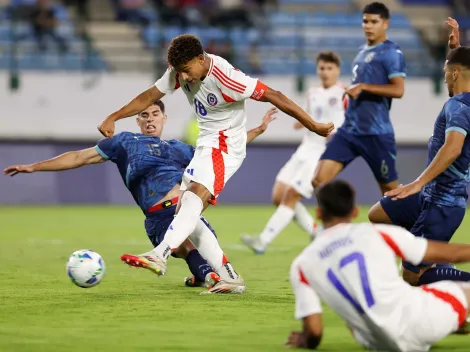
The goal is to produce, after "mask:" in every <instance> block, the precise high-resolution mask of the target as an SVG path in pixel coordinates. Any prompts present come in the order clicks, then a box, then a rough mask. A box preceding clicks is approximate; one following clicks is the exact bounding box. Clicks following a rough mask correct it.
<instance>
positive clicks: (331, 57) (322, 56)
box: [316, 51, 341, 67]
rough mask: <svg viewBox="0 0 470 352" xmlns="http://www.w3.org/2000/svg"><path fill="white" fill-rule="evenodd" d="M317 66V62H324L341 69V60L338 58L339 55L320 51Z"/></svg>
mask: <svg viewBox="0 0 470 352" xmlns="http://www.w3.org/2000/svg"><path fill="white" fill-rule="evenodd" d="M316 60H317V64H318V62H319V61H325V62H331V63H333V64H335V65H336V66H338V67H341V59H340V58H339V55H338V54H337V53H335V52H334V51H321V52H320V53H319V54H318V55H317V58H316Z"/></svg>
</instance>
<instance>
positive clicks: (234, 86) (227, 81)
mask: <svg viewBox="0 0 470 352" xmlns="http://www.w3.org/2000/svg"><path fill="white" fill-rule="evenodd" d="M212 74H213V75H214V77H215V78H217V79H218V80H219V82H220V83H222V85H223V86H224V87H226V88H229V89H231V90H233V91H235V92H237V93H240V94H243V93H245V89H246V86H245V85H243V84H241V83H238V82H237V81H234V80H233V79H231V78H230V77H228V76H227V75H226V74H225V73H223V72H222V71H221V70H220V69H219V68H218V67H217V66H215V65H214V69H213V71H212Z"/></svg>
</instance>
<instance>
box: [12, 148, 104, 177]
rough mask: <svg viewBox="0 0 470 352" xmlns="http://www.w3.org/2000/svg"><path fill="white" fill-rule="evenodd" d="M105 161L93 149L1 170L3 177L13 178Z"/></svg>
mask: <svg viewBox="0 0 470 352" xmlns="http://www.w3.org/2000/svg"><path fill="white" fill-rule="evenodd" d="M103 161H105V159H104V158H103V157H102V156H101V155H100V154H99V153H98V152H97V151H96V149H95V148H88V149H82V150H78V151H73V152H67V153H64V154H61V155H59V156H56V157H55V158H52V159H48V160H44V161H39V162H37V163H34V164H29V165H12V166H8V167H7V168H6V169H5V170H3V173H4V175H10V176H15V175H17V174H20V173H32V172H37V171H62V170H70V169H76V168H77V167H81V166H84V165H90V164H97V163H102V162H103Z"/></svg>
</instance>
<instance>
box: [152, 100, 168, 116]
mask: <svg viewBox="0 0 470 352" xmlns="http://www.w3.org/2000/svg"><path fill="white" fill-rule="evenodd" d="M152 105H156V106H158V107H159V108H160V111H161V112H162V113H163V114H164V113H165V104H163V101H161V100H155V101H154V102H153V104H152Z"/></svg>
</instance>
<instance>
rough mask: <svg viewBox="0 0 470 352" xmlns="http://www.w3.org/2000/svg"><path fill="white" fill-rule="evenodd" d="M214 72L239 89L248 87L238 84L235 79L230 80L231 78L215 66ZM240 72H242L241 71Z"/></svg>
mask: <svg viewBox="0 0 470 352" xmlns="http://www.w3.org/2000/svg"><path fill="white" fill-rule="evenodd" d="M214 70H215V71H217V73H219V74H220V75H221V76H222V77H223V78H224V79H227V80H228V81H229V82H230V83H232V84H233V85H235V86H237V87H239V88H246V86H245V85H244V84H242V83H240V82H237V81H235V80H234V79H232V78H230V77H229V76H227V75H226V74H225V73H223V72H222V70H221V69H220V68H218V67H217V66H214ZM239 72H240V71H239Z"/></svg>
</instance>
